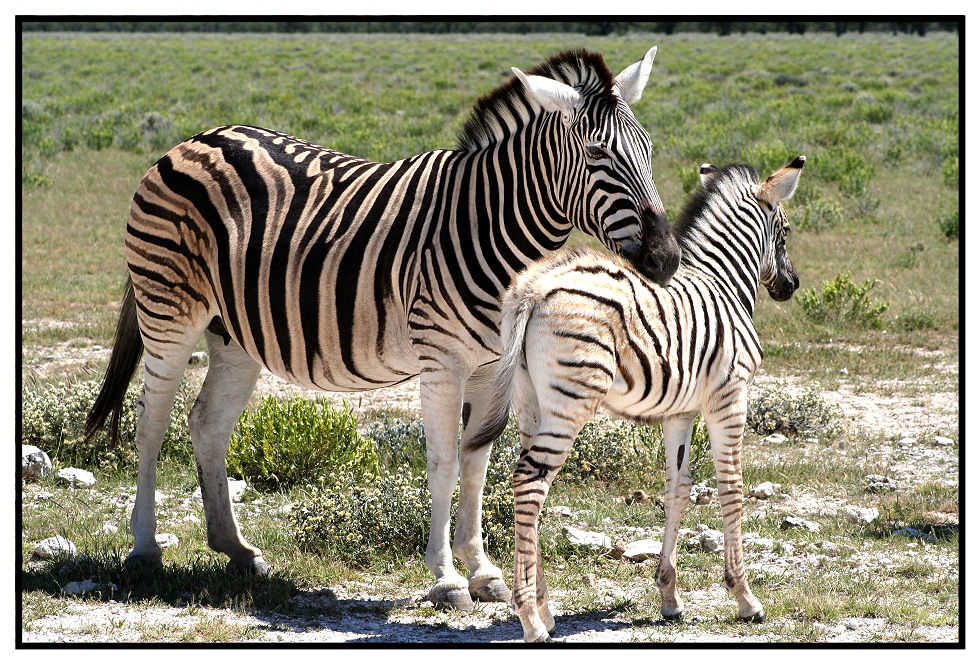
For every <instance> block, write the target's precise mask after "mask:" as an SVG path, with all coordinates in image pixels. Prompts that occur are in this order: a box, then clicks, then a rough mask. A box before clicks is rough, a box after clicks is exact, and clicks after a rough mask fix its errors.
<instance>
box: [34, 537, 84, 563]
mask: <svg viewBox="0 0 979 663" xmlns="http://www.w3.org/2000/svg"><path fill="white" fill-rule="evenodd" d="M77 552H78V549H77V548H75V544H74V543H72V542H71V541H69V540H68V539H66V538H65V537H63V536H52V537H50V538H47V539H44V541H41V542H40V543H39V544H37V546H36V547H35V548H34V551H33V552H32V553H31V559H52V558H53V557H62V556H65V557H73V556H74V555H75V553H77Z"/></svg>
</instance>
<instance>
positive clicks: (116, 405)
mask: <svg viewBox="0 0 979 663" xmlns="http://www.w3.org/2000/svg"><path fill="white" fill-rule="evenodd" d="M142 356H143V338H142V337H141V336H140V334H139V322H138V321H137V319H136V294H135V292H134V291H133V282H132V279H131V278H127V279H126V294H125V295H124V296H123V299H122V308H121V310H120V312H119V322H118V323H117V324H116V336H115V339H114V341H113V343H112V355H111V356H110V357H109V366H108V368H107V369H106V371H105V378H104V379H103V380H102V388H101V389H100V390H99V395H98V397H97V398H96V399H95V403H94V404H93V405H92V409H91V410H90V411H89V413H88V417H86V419H85V440H86V441H87V440H89V439H91V437H92V436H93V435H95V433H97V432H98V431H99V430H100V429H101V428H102V426H104V425H105V420H106V419H107V418H108V417H109V415H110V414H111V415H112V419H111V421H110V424H109V447H110V448H114V447H115V446H117V445H118V444H119V419H120V417H121V416H122V402H123V399H124V397H125V395H126V388H127V387H128V386H129V382H130V381H131V380H132V379H133V373H135V372H136V366H138V365H139V360H140V358H141V357H142Z"/></svg>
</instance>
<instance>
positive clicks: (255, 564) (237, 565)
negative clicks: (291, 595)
mask: <svg viewBox="0 0 979 663" xmlns="http://www.w3.org/2000/svg"><path fill="white" fill-rule="evenodd" d="M228 571H238V572H240V573H244V574H245V575H250V576H255V577H257V578H265V577H267V576H268V574H269V573H271V571H272V567H270V566H269V565H268V563H267V562H266V561H265V560H264V559H262V558H261V557H252V558H251V559H246V560H244V561H241V562H236V561H235V560H231V561H230V562H228Z"/></svg>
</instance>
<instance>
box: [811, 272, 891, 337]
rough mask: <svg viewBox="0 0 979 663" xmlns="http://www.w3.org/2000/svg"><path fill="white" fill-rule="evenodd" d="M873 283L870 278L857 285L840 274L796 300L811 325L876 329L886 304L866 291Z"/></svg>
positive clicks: (870, 288)
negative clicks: (875, 299) (812, 323)
mask: <svg viewBox="0 0 979 663" xmlns="http://www.w3.org/2000/svg"><path fill="white" fill-rule="evenodd" d="M877 283H878V282H877V280H876V279H870V280H867V281H866V282H864V284H863V285H859V286H858V285H856V284H855V283H853V281H851V280H850V273H849V272H843V273H842V274H838V275H837V276H836V278H835V279H833V280H832V281H823V286H822V288H821V289H817V288H810V289H807V290H804V291H803V292H802V293H801V294H800V295H799V296H797V297H796V300H797V301H798V302H799V306H801V307H802V310H803V312H804V313H805V314H806V316H807V317H808V318H809V319H811V320H813V321H815V322H820V323H837V324H843V325H853V326H857V327H870V328H879V327H880V326H881V325H882V324H883V322H882V320H881V316H883V314H884V312H885V311H887V309H888V307H889V306H890V303H889V302H876V301H874V300H872V299H871V297H870V291H871V290H872V289H873V288H874V286H876V285H877Z"/></svg>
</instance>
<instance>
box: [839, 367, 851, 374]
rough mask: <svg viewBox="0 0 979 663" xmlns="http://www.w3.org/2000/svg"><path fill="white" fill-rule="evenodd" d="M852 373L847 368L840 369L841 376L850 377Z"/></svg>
mask: <svg viewBox="0 0 979 663" xmlns="http://www.w3.org/2000/svg"><path fill="white" fill-rule="evenodd" d="M849 374H850V371H848V370H846V367H845V366H844V367H843V368H841V369H840V375H849Z"/></svg>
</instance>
